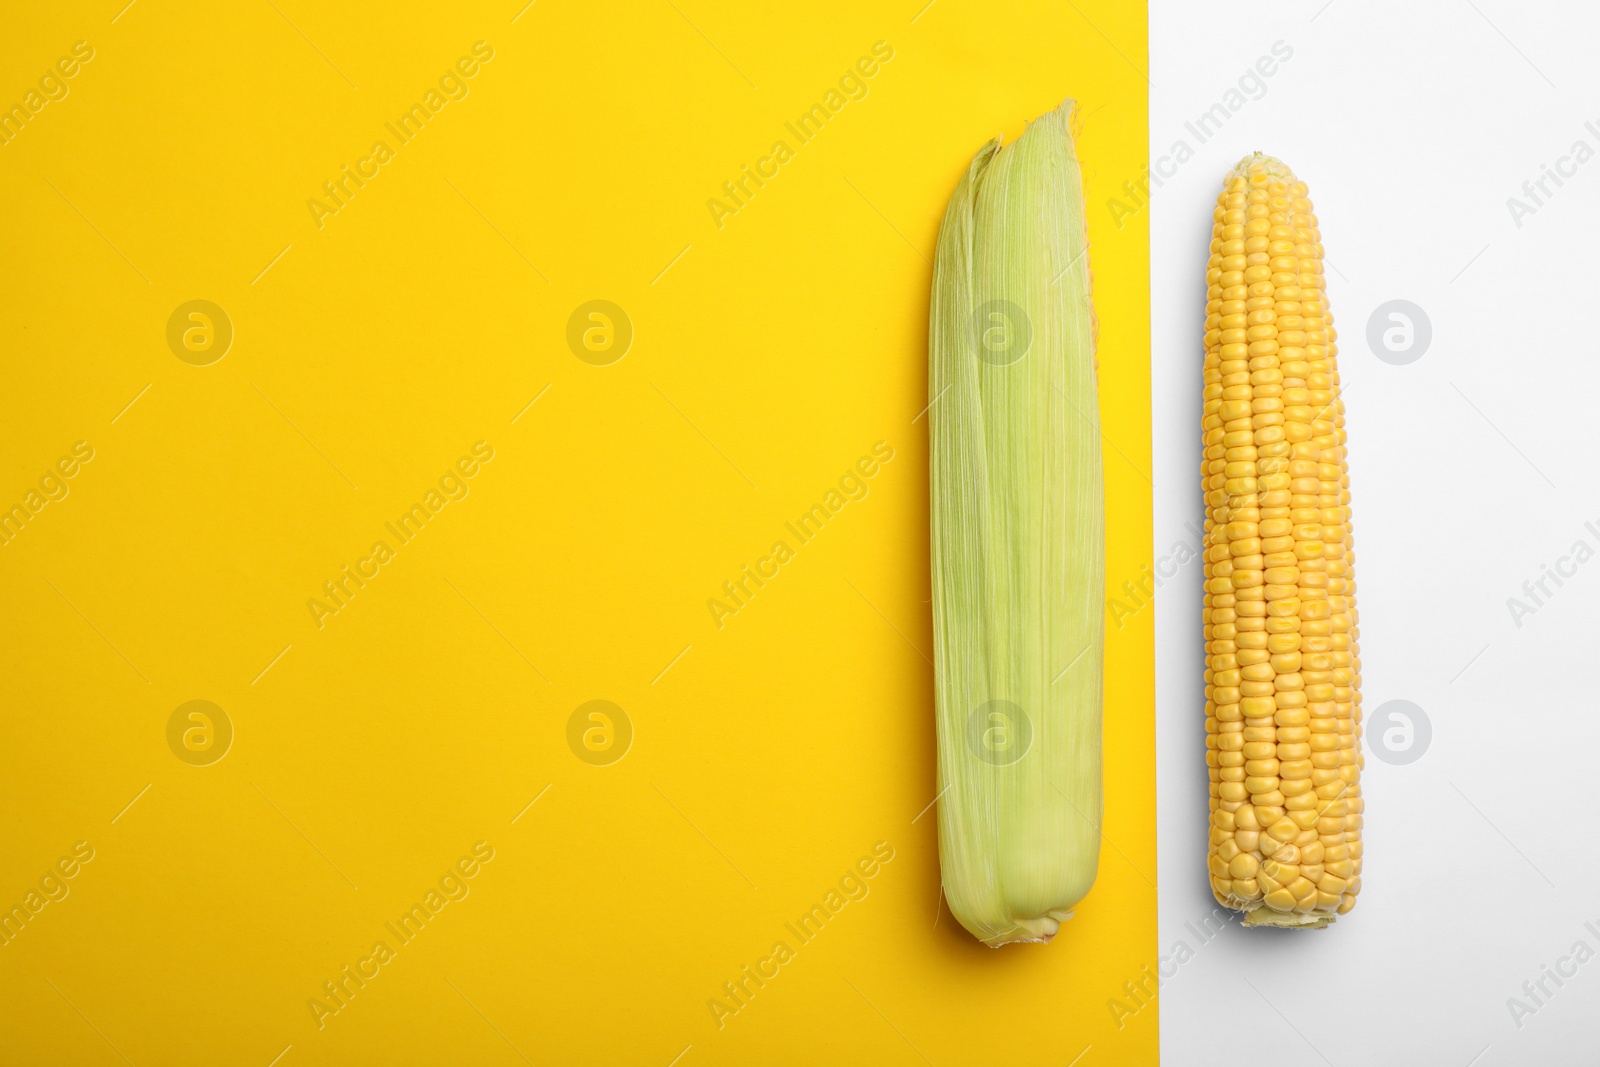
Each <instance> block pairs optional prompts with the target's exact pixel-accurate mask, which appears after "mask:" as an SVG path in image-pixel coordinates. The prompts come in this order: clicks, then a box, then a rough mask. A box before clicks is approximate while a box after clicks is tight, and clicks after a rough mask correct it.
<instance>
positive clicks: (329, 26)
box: [0, 0, 1600, 1067]
mask: <svg viewBox="0 0 1600 1067" xmlns="http://www.w3.org/2000/svg"><path fill="white" fill-rule="evenodd" d="M1224 16H1226V17H1224ZM5 29H6V32H5V33H4V34H3V35H0V109H3V110H0V194H3V203H4V205H5V228H4V234H5V241H4V252H3V254H0V442H3V443H0V530H3V531H4V536H3V537H0V589H3V591H4V596H5V598H6V604H7V607H8V608H9V610H8V612H7V614H6V620H7V621H6V623H5V629H4V640H3V641H0V666H3V669H4V674H5V684H4V685H3V686H0V690H3V692H4V696H3V697H0V752H3V754H4V755H3V760H0V993H3V999H4V1002H5V1004H6V1010H5V1011H4V1012H0V1063H5V1064H13V1063H14V1064H35V1063H46V1062H54V1063H73V1064H122V1063H131V1064H135V1065H139V1067H147V1065H152V1064H215V1063H238V1064H247V1065H250V1064H253V1065H258V1067H270V1065H282V1067H294V1065H296V1064H366V1063H372V1064H378V1063H383V1064H412V1063H416V1064H421V1063H438V1062H470V1063H484V1064H498V1063H504V1064H519V1063H530V1064H547V1063H548V1064H617V1063H637V1064H647V1065H658V1067H671V1065H674V1064H677V1065H681V1067H693V1065H695V1064H815V1063H851V1064H855V1063H860V1064H881V1063H907V1064H922V1063H927V1064H936V1065H940V1067H944V1065H956V1064H988V1063H994V1062H999V1061H1006V1062H1015V1063H1030V1064H1031V1063H1039V1064H1056V1065H1060V1067H1092V1065H1094V1064H1132V1063H1141V1064H1142V1063H1154V1062H1156V1061H1157V1059H1158V1057H1159V1058H1164V1059H1165V1060H1167V1062H1170V1063H1177V1064H1197V1065H1199V1064H1234V1063H1238V1062H1240V1060H1241V1059H1243V1058H1258V1059H1263V1058H1268V1057H1270V1058H1271V1059H1273V1060H1274V1061H1277V1062H1293V1063H1298V1062H1306V1063H1328V1064H1333V1065H1340V1067H1344V1065H1354V1064H1389V1063H1416V1062H1426V1063H1440V1064H1460V1065H1461V1067H1468V1065H1471V1064H1480V1065H1484V1067H1488V1065H1492V1064H1522V1063H1534V1062H1539V1063H1550V1064H1566V1063H1574V1064H1575V1063H1582V1062H1587V1061H1586V1060H1585V1059H1584V1056H1585V1055H1591V1054H1592V1049H1593V1046H1594V1041H1595V1037H1596V1024H1595V1022H1594V1019H1595V1009H1596V1006H1597V1004H1600V962H1596V960H1600V898H1597V896H1596V894H1595V892H1594V890H1593V885H1594V883H1595V881H1596V876H1597V875H1600V865H1597V861H1596V860H1595V858H1594V850H1593V849H1591V848H1589V847H1587V846H1586V844H1585V825H1586V816H1587V814H1588V812H1589V810H1590V808H1591V806H1592V805H1591V804H1590V797H1589V793H1588V786H1589V778H1590V777H1591V775H1590V774H1589V772H1588V768H1587V762H1588V761H1587V760H1586V758H1585V756H1584V753H1585V752H1587V751H1588V750H1589V749H1590V748H1591V747H1592V746H1593V744H1594V743H1595V742H1596V741H1600V737H1597V733H1600V728H1597V727H1596V726H1595V725H1594V721H1593V716H1592V715H1591V714H1590V712H1591V711H1592V706H1593V704H1594V694H1593V688H1594V687H1593V686H1592V685H1591V684H1590V683H1589V676H1590V674H1591V673H1592V672H1591V671H1590V670H1589V663H1590V661H1591V660H1592V658H1593V657H1592V655H1591V654H1590V649H1591V648H1592V647H1593V644H1594V640H1593V639H1594V638H1595V637H1596V636H1597V634H1596V625H1597V623H1596V615H1595V611H1594V608H1593V605H1594V604H1595V602H1596V601H1595V595H1596V591H1597V589H1600V587H1596V586H1595V584H1594V583H1596V582H1600V563H1592V561H1593V560H1595V559H1597V558H1600V499H1594V498H1595V494H1594V492H1593V491H1592V489H1591V488H1590V487H1589V486H1590V483H1591V482H1592V478H1590V477H1589V468H1590V466H1591V463H1590V461H1589V459H1588V455H1589V452H1590V451H1591V450H1590V448H1589V447H1588V445H1589V438H1590V437H1591V436H1592V434H1591V432H1590V429H1589V428H1590V426H1591V425H1592V424H1593V422H1594V418H1593V413H1592V410H1591V409H1592V408H1593V407H1594V403H1593V400H1592V398H1593V397H1594V396H1595V395H1596V394H1597V390H1600V380H1597V378H1600V372H1597V371H1596V369H1595V359H1594V355H1595V353H1594V352H1593V351H1591V350H1592V349H1593V347H1594V343H1593V341H1592V340H1591V339H1590V338H1588V336H1587V335H1586V333H1585V332H1584V330H1583V329H1582V324H1583V322H1584V321H1585V311H1586V308H1587V305H1586V303H1585V294H1586V293H1587V292H1589V291H1591V290H1592V289H1594V287H1595V283H1596V281H1597V279H1596V278H1595V277H1594V271H1595V268H1594V266H1593V256H1592V255H1591V254H1590V246H1591V245H1592V241H1591V240H1590V239H1589V235H1590V234H1591V233H1592V232H1593V231H1594V229H1595V227H1596V225H1597V223H1600V184H1597V183H1600V161H1597V160H1600V109H1596V108H1595V107H1594V106H1593V102H1594V101H1595V100H1597V99H1600V92H1597V90H1600V81H1597V75H1596V74H1595V73H1594V70H1593V64H1592V62H1590V58H1591V57H1590V55H1589V53H1590V52H1591V51H1592V48H1593V44H1594V42H1595V41H1596V40H1597V35H1600V25H1597V24H1595V23H1594V20H1593V19H1592V17H1590V16H1588V15H1586V14H1584V13H1583V12H1582V11H1579V10H1576V9H1569V8H1568V7H1565V6H1557V5H1537V6H1530V5H1520V6H1518V5H1509V4H1505V3H1500V2H1498V0H1496V2H1489V0H1460V2H1458V3H1457V2H1451V3H1445V2H1438V3H1429V4H1427V5H1415V6H1413V7H1411V8H1407V9H1404V10H1399V11H1397V10H1395V9H1393V8H1392V6H1390V5H1382V4H1378V3H1376V2H1364V0H1331V2H1328V0H1308V2H1306V3H1295V4H1288V5H1280V6H1278V7H1275V8H1272V9H1270V10H1262V11H1254V10H1252V11H1250V12H1248V13H1247V12H1245V11H1244V10H1243V9H1239V10H1238V11H1236V12H1233V13H1231V14H1229V13H1227V12H1223V11H1219V10H1218V9H1216V8H1198V7H1194V8H1191V6H1189V5H1182V4H1178V3H1174V2H1170V0H1155V2H1153V3H1152V4H1151V5H1150V9H1149V11H1148V13H1147V12H1146V11H1145V9H1144V8H1143V6H1142V5H1138V4H1126V3H1113V2H1111V0H1098V2H1090V0H1073V2H1071V3H1066V4H1061V5H1044V4H1032V3H1015V4H1010V3H1007V4H1000V5H988V4H978V3H975V2H973V0H934V2H932V3H927V2H926V0H911V2H909V3H905V4H901V3H888V2H881V3H880V2H871V3H865V4H862V3H855V4H828V5H823V6H820V7H810V8H804V9H787V10H781V11H780V10H767V9H761V8H758V7H752V6H751V5H736V4H724V3H714V2H710V0H637V2H630V3H627V4H617V5H607V6H605V7H598V6H595V5H585V4H578V3H572V2H569V0H535V2H532V3H528V2H527V0H509V2H507V3H504V4H501V3H493V4H491V3H470V4H462V5H423V4H405V5H399V6H393V5H374V4H361V5H314V4H307V3H304V2H302V0H244V2H240V3H236V4H229V5H225V6H218V5H212V4H200V3H176V2H172V0H134V2H133V3H126V0H110V2H109V3H78V2H73V3H63V4H52V5H35V6H32V7H27V8H21V9H17V10H15V11H13V12H10V13H9V17H8V19H7V21H6V27H5ZM1067 97H1072V98H1075V99H1076V100H1077V101H1078V102H1079V105H1080V111H1079V115H1080V123H1079V130H1078V138H1079V151H1080V155H1081V156H1082V158H1083V160H1084V168H1085V185H1086V191H1087V195H1088V199H1089V227H1090V238H1091V257H1092V267H1093V271H1094V279H1095V287H1096V289H1095V300H1096V306H1097V311H1098V314H1099V322H1100V334H1099V338H1100V348H1099V366H1100V374H1101V392H1102V395H1101V416H1102V428H1103V431H1104V434H1105V443H1106V444H1107V446H1108V447H1107V448H1106V449H1105V450H1104V454H1105V464H1106V484H1107V505H1108V522H1107V530H1108V541H1109V544H1108V554H1107V559H1108V575H1107V577H1108V582H1107V586H1108V591H1109V592H1110V594H1111V595H1113V596H1119V597H1120V598H1121V606H1122V608H1127V607H1129V606H1132V607H1133V609H1134V610H1132V611H1131V612H1130V611H1127V610H1118V611H1116V612H1115V613H1112V612H1110V611H1108V640H1107V648H1106V655H1107V664H1106V666H1107V670H1106V678H1107V691H1106V753H1105V755H1106V783H1107V796H1106V817H1105V824H1104V833H1105V847H1104V848H1103V849H1102V854H1101V869H1100V873H1099V878H1098V881H1097V883H1096V885H1095V888H1094V890H1093V892H1092V893H1091V894H1090V896H1089V897H1088V898H1087V899H1086V900H1085V901H1084V903H1083V905H1082V906H1081V907H1080V908H1079V909H1078V914H1077V917H1076V918H1074V919H1073V920H1072V922H1071V923H1069V924H1068V925H1067V926H1066V927H1065V928H1064V929H1063V931H1062V933H1061V935H1060V936H1059V937H1058V938H1057V940H1056V942H1055V943H1054V944H1052V945H1050V946H1048V947H1038V946H1020V947H1014V948H1008V949H1005V950H1001V951H998V952H996V951H992V950H989V949H986V948H983V947H982V946H980V945H978V944H977V943H976V942H975V941H973V940H972V939H971V938H970V937H969V936H968V935H966V934H965V933H964V932H963V931H961V930H960V928H959V927H958V926H957V925H956V924H955V923H954V922H953V920H952V919H951V917H950V915H949V913H948V911H947V910H945V909H943V908H942V906H941V903H940V894H939V885H938V858H937V848H936V843H935V836H934V820H935V817H936V816H935V811H936V808H935V807H934V806H933V802H934V792H935V786H934V767H933V741H932V728H933V720H932V709H931V700H932V685H931V674H930V672H931V665H930V663H929V662H928V660H929V657H930V656H931V654H932V645H931V639H930V633H929V606H928V598H929V590H928V579H927V565H928V564H927V503H926V499H927V485H926V478H927V448H926V432H927V430H926V427H927V419H926V415H925V411H926V405H927V404H928V397H927V393H926V371H925V363H926V316H927V293H928V285H929V279H930V273H931V265H930V258H931V256H932V253H933V247H934V239H935V235H936V232H937V226H938V220H939V218H940V216H941V214H942V212H943V209H944V204H945V201H946V199H947V197H948V196H949V193H950V190H951V189H952V188H953V186H954V183H955V181H956V178H957V176H958V174H959V173H960V171H961V169H962V168H963V167H964V166H965V165H966V162H967V161H968V159H969V158H970V156H971V154H972V152H973V151H975V150H976V148H977V147H978V146H979V145H981V144H982V143H983V142H984V141H985V140H986V139H988V138H989V137H991V136H993V135H994V134H995V133H997V132H1003V133H1005V134H1006V135H1007V136H1008V137H1014V136H1015V135H1016V134H1018V133H1019V132H1020V131H1021V129H1022V127H1023V123H1024V122H1025V120H1027V119H1029V118H1031V117H1033V116H1035V115H1038V114H1041V113H1043V112H1045V111H1047V110H1049V109H1051V108H1052V107H1054V106H1056V105H1057V104H1058V103H1060V101H1061V100H1062V99H1064V98H1067ZM1255 149H1260V150H1263V151H1267V152H1271V153H1274V154H1278V155H1280V156H1282V157H1283V158H1284V159H1286V160H1287V161H1288V162H1289V163H1290V164H1291V166H1293V167H1295V168H1296V169H1297V171H1298V172H1299V174H1300V176H1301V177H1302V178H1304V179H1305V180H1306V181H1307V182H1308V183H1309V184H1310V187H1311V192H1312V197H1313V199H1314V201H1315V202H1316V205H1317V208H1318V212H1319V215H1320V218H1321V221H1322V225H1323V231H1324V238H1325V242H1326V245H1327V249H1328V256H1329V261H1330V295H1331V300H1332V306H1333V312H1334V315H1335V319H1336V322H1337V323H1338V325H1339V328H1340V346H1341V370H1342V374H1343V377H1344V381H1345V384H1346V389H1347V407H1348V409H1349V422H1350V431H1351V455H1352V459H1351V467H1352V480H1353V491H1354V509H1355V529H1356V537H1355V548H1356V555H1357V561H1358V562H1357V576H1358V583H1359V603H1360V607H1361V626H1362V649H1363V657H1362V658H1363V675H1364V678H1365V697H1366V707H1367V711H1368V715H1369V722H1370V723H1371V725H1370V726H1369V734H1368V739H1367V740H1368V745H1367V750H1368V762H1367V767H1368V771H1367V778H1366V790H1367V794H1368V796H1369V809H1368V821H1367V840H1368V853H1367V872H1366V877H1365V887H1364V892H1363V898H1362V901H1361V904H1360V906H1359V907H1358V908H1357V909H1356V911H1355V912H1354V913H1353V914H1352V915H1350V916H1349V917H1347V918H1345V919H1342V920H1341V921H1340V922H1339V923H1338V924H1337V925H1336V926H1335V927H1334V928H1333V929H1331V930H1329V931H1326V932H1324V933H1321V934H1312V935H1307V934H1303V933H1302V934H1296V933H1277V932H1272V931H1248V932H1247V931H1244V930H1242V929H1240V928H1239V927H1238V926H1237V925H1236V923H1227V924H1224V923H1222V922H1221V921H1219V920H1218V919H1217V918H1216V917H1214V916H1213V913H1212V906H1213V903H1214V902H1213V901H1212V900H1211V898H1210V895H1209V892H1208V890H1207V888H1206V885H1205V880H1204V874H1203V860H1202V857H1203V850H1204V844H1203V841H1204V838H1203V834H1204V804H1205V790H1204V762H1203V749H1202V726H1201V692H1200V673H1201V658H1200V643H1199V633H1198V619H1199V575H1198V566H1197V565H1194V564H1185V563H1183V562H1181V561H1182V560H1186V559H1188V558H1189V555H1190V554H1191V553H1192V552H1193V550H1194V549H1195V548H1197V547H1198V535H1197V534H1196V533H1195V532H1194V531H1195V529H1196V526H1194V525H1191V524H1196V523H1198V521H1199V518H1200V514H1201V513H1200V506H1199V496H1198V492H1197V488H1196V486H1195V484H1194V482H1195V471H1196V469H1197V459H1198V431H1197V422H1198V411H1199V336H1200V323H1201V319H1202V316H1203V293H1204V290H1203V265H1204V258H1205V251H1206V242H1207V240H1208V234H1209V226H1210V212H1211V205H1212V203H1213V201H1214V197H1215V192H1216V189H1217V187H1218V183H1219V182H1220V180H1221V177H1222V175H1223V173H1224V172H1225V171H1226V170H1227V168H1228V167H1229V166H1231V165H1232V163H1234V162H1235V161H1236V160H1237V159H1238V158H1239V157H1240V156H1242V155H1244V154H1245V153H1246V152H1248V151H1251V150H1255ZM1152 175H1153V177H1152ZM1152 342H1153V344H1152ZM1591 523H1592V524H1593V525H1591ZM1591 563H1592V565H1591ZM1125 582H1126V583H1128V586H1126V587H1125V586H1124V583H1125ZM1130 588H1131V590H1132V591H1130ZM1152 593H1153V595H1151V594H1152ZM1158 697H1159V700H1158V699H1157V698H1158ZM1158 843H1159V846H1160V848H1159V862H1158V859H1157V854H1158V850H1157V845H1158ZM1158 885H1159V887H1160V889H1159V892H1158V890H1157V886H1158ZM780 946H781V950H780Z"/></svg>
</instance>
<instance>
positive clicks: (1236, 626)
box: [1201, 154, 1364, 927]
mask: <svg viewBox="0 0 1600 1067" xmlns="http://www.w3.org/2000/svg"><path fill="white" fill-rule="evenodd" d="M1213 218H1214V222H1213V227H1212V246H1211V247H1212V255H1211V261H1210V265H1209V269H1208V273H1207V282H1208V291H1207V294H1206V312H1207V319H1206V323H1205V334H1204V344H1205V366H1204V393H1203V396H1204V403H1205V410H1204V415H1203V418H1202V431H1201V432H1202V441H1201V447H1202V449H1203V450H1204V459H1203V461H1202V464H1201V492H1202V495H1203V497H1204V499H1205V503H1206V507H1207V513H1206V514H1207V517H1206V537H1205V544H1206V546H1207V549H1206V554H1205V556H1204V559H1205V577H1206V583H1205V586H1204V591H1205V619H1206V631H1205V639H1206V641H1207V645H1206V651H1207V658H1206V670H1207V679H1206V680H1207V682H1208V685H1209V688H1208V689H1207V700H1208V701H1209V703H1208V705H1207V712H1206V714H1207V716H1208V720H1207V731H1208V734H1209V735H1210V736H1208V738H1207V744H1208V749H1207V768H1208V771H1209V773H1210V776H1211V796H1212V805H1213V807H1216V806H1217V805H1218V804H1221V805H1223V806H1225V807H1226V809H1227V810H1226V811H1220V810H1219V811H1218V812H1217V813H1216V814H1215V815H1213V816H1212V834H1211V845H1210V851H1209V853H1208V856H1207V866H1208V867H1209V868H1210V871H1211V875H1212V878H1211V884H1212V889H1213V891H1214V892H1215V893H1216V895H1217V899H1218V900H1219V901H1221V902H1222V903H1223V904H1224V905H1226V906H1227V907H1230V908H1233V909H1235V910H1238V911H1243V912H1245V913H1246V915H1245V925H1247V926H1259V925H1273V926H1297V927H1323V926H1326V925H1328V924H1329V923H1330V922H1332V921H1333V919H1334V916H1335V915H1342V914H1344V913H1345V912H1347V911H1349V910H1350V909H1351V908H1352V907H1354V906H1355V901H1356V895H1357V894H1358V893H1359V892H1360V890H1361V874H1360V872H1361V864H1360V855H1361V821H1362V811H1363V807H1364V804H1363V801H1362V797H1361V776H1360V767H1361V764H1360V750H1359V747H1358V743H1357V738H1358V737H1359V734H1360V722H1361V712H1360V702H1361V697H1360V692H1359V688H1360V681H1361V674H1360V669H1361V662H1360V655H1359V652H1358V650H1357V647H1356V644H1357V642H1356V637H1357V632H1358V631H1357V625H1356V619H1357V618H1358V615H1357V612H1356V604H1355V580H1354V572H1353V564H1354V552H1353V550H1352V547H1351V546H1352V542H1353V539H1352V537H1351V532H1350V508H1349V501H1350V493H1349V484H1350V477H1349V470H1348V467H1347V464H1346V455H1347V452H1346V449H1345V415H1344V401H1343V398H1342V396H1341V390H1340V386H1339V372H1338V365H1337V358H1336V357H1337V353H1338V347H1337V345H1336V344H1335V343H1334V339H1335V337H1336V336H1337V334H1336V333H1335V331H1334V329H1333V321H1332V319H1331V318H1330V316H1329V314H1328V308H1327V301H1326V298H1325V295H1324V291H1323V288H1324V284H1325V278H1324V276H1323V262H1322V235H1321V232H1320V230H1319V229H1318V226H1317V218H1316V215H1315V214H1314V213H1313V212H1312V208H1311V201H1310V200H1309V199H1308V198H1307V193H1306V187H1305V185H1304V184H1303V183H1301V182H1300V181H1299V180H1298V179H1296V178H1295V176H1294V174H1293V173H1292V172H1291V171H1290V170H1289V168H1288V167H1286V166H1284V165H1283V164H1282V163H1280V162H1279V161H1278V160H1276V159H1273V158H1271V157H1269V156H1263V155H1260V154H1256V155H1253V156H1250V157H1248V158H1246V159H1244V160H1243V161H1241V162H1240V163H1239V165H1238V166H1237V167H1235V168H1234V169H1233V171H1232V172H1231V173H1229V175H1228V176H1227V179H1226V180H1225V181H1224V183H1223V189H1222V192H1221V194H1220V195H1219V196H1218V197H1217V210H1216V212H1215V214H1214V216H1213ZM1224 731H1225V732H1224ZM1218 815H1226V816H1227V817H1226V819H1225V820H1222V821H1219V820H1218V818H1217V816H1218Z"/></svg>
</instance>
